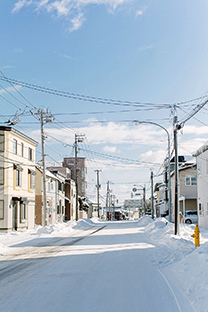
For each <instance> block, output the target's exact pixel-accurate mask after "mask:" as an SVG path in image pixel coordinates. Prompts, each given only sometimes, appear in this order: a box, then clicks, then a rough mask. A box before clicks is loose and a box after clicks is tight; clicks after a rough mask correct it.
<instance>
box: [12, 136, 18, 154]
mask: <svg viewBox="0 0 208 312" xmlns="http://www.w3.org/2000/svg"><path fill="white" fill-rule="evenodd" d="M13 152H14V154H15V155H17V140H16V139H13Z"/></svg>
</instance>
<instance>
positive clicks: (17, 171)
mask: <svg viewBox="0 0 208 312" xmlns="http://www.w3.org/2000/svg"><path fill="white" fill-rule="evenodd" d="M22 171H23V169H22V167H20V166H19V165H14V172H15V185H16V186H21V184H22Z"/></svg>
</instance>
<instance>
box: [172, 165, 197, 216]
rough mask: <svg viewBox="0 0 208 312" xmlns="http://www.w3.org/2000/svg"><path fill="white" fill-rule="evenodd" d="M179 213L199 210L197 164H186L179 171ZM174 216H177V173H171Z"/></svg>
mask: <svg viewBox="0 0 208 312" xmlns="http://www.w3.org/2000/svg"><path fill="white" fill-rule="evenodd" d="M178 180H179V183H178V184H179V185H178V195H179V211H181V212H182V213H183V214H184V213H185V211H186V210H197V173H196V164H194V163H185V164H184V165H183V166H181V167H179V169H178ZM171 197H172V215H175V213H174V212H175V200H174V199H175V172H174V171H173V172H172V173H171Z"/></svg>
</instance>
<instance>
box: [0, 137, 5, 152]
mask: <svg viewBox="0 0 208 312" xmlns="http://www.w3.org/2000/svg"><path fill="white" fill-rule="evenodd" d="M0 152H4V134H0Z"/></svg>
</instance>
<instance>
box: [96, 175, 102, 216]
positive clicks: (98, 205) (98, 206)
mask: <svg viewBox="0 0 208 312" xmlns="http://www.w3.org/2000/svg"><path fill="white" fill-rule="evenodd" d="M100 171H102V170H95V172H97V185H96V187H97V209H98V218H100V203H99V190H100V187H101V185H100V183H99V172H100Z"/></svg>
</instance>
